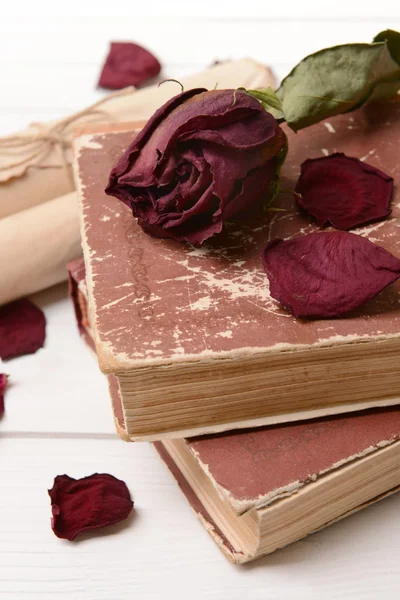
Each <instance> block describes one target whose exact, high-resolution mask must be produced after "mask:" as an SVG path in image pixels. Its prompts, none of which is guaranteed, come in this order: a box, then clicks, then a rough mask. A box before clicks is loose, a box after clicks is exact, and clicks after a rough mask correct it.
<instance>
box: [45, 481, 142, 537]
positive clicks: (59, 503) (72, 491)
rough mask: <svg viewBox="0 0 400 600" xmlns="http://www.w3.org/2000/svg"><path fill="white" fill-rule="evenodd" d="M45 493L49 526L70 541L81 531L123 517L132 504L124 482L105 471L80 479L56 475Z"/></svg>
mask: <svg viewBox="0 0 400 600" xmlns="http://www.w3.org/2000/svg"><path fill="white" fill-rule="evenodd" d="M49 496H50V498H51V510H52V514H53V517H52V523H51V527H52V529H53V531H54V533H55V534H56V536H57V537H59V538H64V539H67V540H70V541H72V540H74V539H75V538H76V536H77V535H79V534H80V533H82V532H83V531H89V530H91V529H98V528H100V527H106V526H107V525H112V524H114V523H118V522H119V521H123V520H124V519H126V518H127V517H128V516H129V514H130V512H131V511H132V508H133V502H132V500H131V495H130V493H129V490H128V488H127V487H126V484H125V483H124V482H123V481H121V480H120V479H117V478H116V477H114V476H113V475H108V474H107V473H94V474H93V475H89V476H88V477H82V478H81V479H73V478H72V477H69V476H68V475H57V477H56V478H55V479H54V484H53V487H52V488H51V490H49Z"/></svg>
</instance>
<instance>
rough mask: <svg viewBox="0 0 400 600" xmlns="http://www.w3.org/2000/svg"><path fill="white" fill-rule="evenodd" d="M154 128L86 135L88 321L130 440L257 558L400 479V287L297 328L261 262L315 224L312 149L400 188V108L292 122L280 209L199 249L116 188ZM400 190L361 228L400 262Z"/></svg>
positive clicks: (80, 287)
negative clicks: (125, 157)
mask: <svg viewBox="0 0 400 600" xmlns="http://www.w3.org/2000/svg"><path fill="white" fill-rule="evenodd" d="M140 128H141V124H139V123H133V124H128V125H126V126H124V127H122V128H121V127H119V128H118V129H115V130H112V129H111V128H108V129H104V130H103V131H101V132H97V133H86V134H84V135H81V136H80V137H79V138H77V140H76V144H75V177H76V183H77V187H78V191H79V197H80V215H81V233H82V244H83V252H84V263H83V262H82V261H75V262H74V263H71V264H70V267H69V272H70V290H71V296H72V298H73V301H74V306H75V311H76V316H77V321H78V326H79V330H80V333H81V335H82V337H83V338H84V339H85V341H86V342H87V343H88V345H89V346H90V347H91V348H92V349H93V350H94V352H95V353H96V355H97V357H98V361H99V366H100V369H101V371H102V372H103V373H105V374H106V375H107V377H108V381H109V388H110V395H111V398H112V403H113V410H114V416H115V422H116V427H117V430H118V432H119V433H120V435H121V437H123V438H124V439H126V440H133V441H150V442H152V443H153V444H154V445H155V447H156V449H157V450H158V452H159V454H160V456H161V458H162V459H163V460H164V462H165V463H166V465H167V466H168V468H169V470H170V471H171V473H172V475H173V476H174V477H175V479H176V481H177V482H178V485H179V486H180V488H181V489H182V491H183V493H184V494H185V495H186V497H187V499H188V501H189V503H190V504H191V506H192V507H193V509H194V511H195V513H196V514H197V515H198V517H199V519H200V521H201V522H202V524H203V525H204V526H205V527H206V529H207V530H208V532H209V533H210V534H211V536H212V537H213V539H214V540H215V542H216V543H217V544H218V545H219V546H220V548H221V549H222V550H223V551H224V552H225V553H226V554H227V555H228V557H229V558H231V559H232V560H233V561H234V562H238V563H244V562H247V561H250V560H253V559H255V558H258V557H259V556H261V555H263V554H266V553H269V552H272V551H273V550H275V549H277V548H280V547H282V546H284V545H286V544H288V543H291V542H294V541H296V540H298V539H299V538H301V537H303V536H305V535H307V534H309V533H311V532H313V531H316V530H318V529H320V528H322V527H324V526H326V525H328V524H331V523H333V522H335V521H336V520H338V519H341V518H343V517H345V516H347V515H349V514H351V513H352V512H354V511H356V510H358V509H360V508H363V507H365V506H368V505H369V504H371V503H372V502H375V501H377V500H379V499H381V498H383V497H385V496H386V495H388V494H391V493H393V492H395V491H397V490H398V488H399V486H400V469H399V467H400V408H399V407H398V406H397V405H398V404H400V371H399V369H398V355H399V352H400V327H399V326H400V311H399V291H400V285H399V283H397V284H394V285H393V286H391V287H390V288H388V289H386V290H385V291H384V292H383V293H382V294H380V295H379V296H378V297H377V298H376V299H374V300H372V301H370V302H368V303H367V304H365V305H364V306H363V307H362V308H360V309H358V310H357V311H354V312H352V313H349V314H348V315H346V316H344V317H342V318H335V319H324V320H299V319H296V318H294V317H293V316H292V315H290V314H289V313H288V312H287V311H286V310H285V309H284V308H283V307H282V306H281V305H279V303H277V302H276V301H275V300H273V299H272V298H271V296H270V294H269V288H268V280H267V278H266V276H265V272H264V270H263V267H262V263H261V251H262V249H263V247H264V246H265V244H266V243H267V242H268V241H270V240H271V239H274V238H276V237H279V238H288V237H292V236H294V235H297V234H304V233H311V232H312V231H314V230H317V229H318V228H317V226H316V225H315V224H313V223H312V222H311V221H310V219H309V218H308V217H307V216H305V215H303V214H300V213H299V212H298V210H297V209H296V207H295V202H294V198H293V194H292V193H291V192H290V190H293V189H294V187H295V184H296V181H297V178H298V175H299V171H300V165H301V163H302V162H303V161H304V160H306V159H307V158H316V157H319V156H323V155H324V154H330V153H332V152H344V153H345V154H347V155H348V156H356V157H358V158H360V159H364V160H365V159H366V158H368V162H369V163H370V164H372V165H373V166H376V167H378V168H380V169H382V170H383V171H385V172H386V173H388V174H390V175H391V176H392V177H394V179H395V182H396V181H397V180H398V179H397V178H398V177H399V176H400V161H399V160H398V158H397V156H396V153H395V152H393V150H392V148H391V140H397V139H398V137H399V135H400V103H397V102H391V103H387V104H381V105H370V106H367V107H365V108H361V109H358V110H357V111H355V112H353V113H351V114H350V115H340V116H336V117H334V118H331V119H330V120H329V122H322V123H319V124H317V125H314V126H312V127H310V128H307V129H305V130H303V131H301V132H299V133H297V134H294V133H292V132H291V131H290V130H289V129H288V128H285V127H284V128H285V132H286V133H287V135H288V138H289V156H288V158H287V160H286V162H285V163H284V166H283V169H282V173H281V188H282V191H281V193H280V195H279V197H278V200H277V202H276V204H275V207H276V208H278V209H279V210H277V211H274V212H265V211H264V210H263V208H262V207H261V208H260V209H255V210H252V211H251V214H249V215H245V216H244V217H241V219H240V220H236V221H235V222H231V223H228V224H226V226H225V227H224V231H223V232H222V233H221V234H220V235H218V236H215V237H214V238H211V240H209V241H207V242H206V243H205V244H204V245H203V246H201V247H192V246H190V245H185V244H183V243H179V242H175V241H173V240H165V239H155V238H152V237H150V236H148V235H146V234H145V233H144V232H143V231H142V229H141V228H140V227H139V226H138V225H137V223H136V221H135V220H134V219H133V217H132V213H131V211H130V209H129V208H128V207H127V206H125V205H124V204H122V203H121V202H119V201H117V200H116V199H115V198H113V197H110V196H107V195H106V194H105V193H104V189H105V187H106V185H107V181H108V175H109V172H110V170H111V168H112V166H114V164H115V163H116V161H117V160H118V158H119V157H120V156H121V154H122V153H123V151H124V150H125V149H126V147H127V146H128V145H129V144H130V143H131V142H132V140H133V138H134V137H135V135H137V133H138V131H140ZM398 194H399V192H398V190H397V189H395V193H394V198H393V201H392V207H393V211H392V214H391V217H390V218H389V219H387V220H385V221H381V222H379V223H375V224H372V225H369V226H366V227H363V228H362V229H360V230H358V232H357V233H359V234H360V235H363V236H365V237H368V238H370V239H371V240H373V241H374V242H375V243H378V244H379V245H380V246H382V247H384V248H385V249H387V250H388V251H390V252H391V253H392V254H394V255H395V256H400V236H399V234H398V232H399V229H398V227H399V224H400V220H399V214H400V203H399V195H398Z"/></svg>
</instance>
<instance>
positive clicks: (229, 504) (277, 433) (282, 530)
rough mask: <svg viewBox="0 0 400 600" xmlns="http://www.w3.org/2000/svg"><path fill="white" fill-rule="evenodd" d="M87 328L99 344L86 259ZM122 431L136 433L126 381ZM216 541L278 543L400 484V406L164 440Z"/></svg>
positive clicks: (75, 273)
mask: <svg viewBox="0 0 400 600" xmlns="http://www.w3.org/2000/svg"><path fill="white" fill-rule="evenodd" d="M69 281H70V292H71V297H72V299H73V303H74V307H75V313H76V317H77V322H78V328H79V331H80V333H81V335H82V337H83V339H84V340H85V342H86V343H87V344H88V346H89V347H90V348H91V350H93V351H95V345H94V343H93V340H92V332H91V329H90V326H89V321H88V316H87V288H86V282H85V267H84V264H83V261H82V260H81V259H79V260H77V261H74V262H73V263H71V264H70V265H69ZM108 382H109V390H110V396H111V399H112V406H113V414H114V420H115V425H116V428H117V431H118V434H119V435H120V436H121V437H122V438H123V439H125V440H129V435H128V433H127V430H126V424H125V418H124V410H123V405H122V398H121V395H120V392H119V386H118V380H117V378H116V377H115V376H114V375H109V376H108ZM154 445H155V447H156V449H157V451H158V452H159V454H160V456H161V458H162V459H163V461H164V462H165V463H166V465H167V467H168V468H169V470H170V471H171V473H172V475H173V476H174V477H175V479H176V481H177V483H178V485H179V487H180V488H181V490H182V492H183V493H184V494H185V496H186V498H187V500H188V502H189V503H190V505H191V507H192V508H193V510H194V512H195V513H196V515H197V517H198V518H199V520H200V521H201V523H202V524H203V525H204V527H205V528H206V530H207V531H208V533H209V534H210V535H211V537H212V538H213V540H214V541H215V542H216V543H217V544H218V546H219V547H220V548H221V550H222V551H223V552H224V554H225V555H226V556H227V557H228V558H229V559H230V560H232V561H233V562H236V563H245V562H248V561H250V560H254V559H256V558H259V557H260V556H262V555H264V554H268V553H270V552H273V551H274V550H276V549H278V548H281V547H283V546H285V545H287V544H289V543H292V542H295V541H296V540H298V539H300V538H302V537H304V536H306V535H308V534H309V533H312V532H314V531H317V530H319V529H322V528H323V527H325V526H327V525H330V524H331V523H334V522H336V521H338V520H339V519H342V518H344V517H346V516H348V515H350V514H352V513H353V512H355V511H357V510H360V509H362V508H365V507H366V506H369V505H370V504H372V503H374V502H376V501H378V500H381V499H382V498H384V497H386V496H388V495H390V494H393V493H394V492H396V491H398V490H399V489H400V468H399V467H400V408H398V407H390V408H386V409H375V410H371V411H364V412H360V413H353V414H352V415H350V416H336V417H329V418H327V417H325V418H322V419H316V420H313V421H303V422H300V423H289V424H284V425H275V426H269V427H260V428H257V429H252V430H251V429H250V430H246V431H244V430H241V431H236V432H229V433H224V434H217V435H210V436H203V437H198V438H186V439H179V440H175V439H168V440H163V441H158V442H154Z"/></svg>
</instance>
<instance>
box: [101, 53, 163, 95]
mask: <svg viewBox="0 0 400 600" xmlns="http://www.w3.org/2000/svg"><path fill="white" fill-rule="evenodd" d="M160 71H161V65H160V63H159V62H158V60H157V59H156V57H155V56H153V54H151V52H149V51H148V50H146V49H145V48H143V47H142V46H139V45H138V44H133V43H130V42H112V43H111V47H110V52H109V53H108V56H107V58H106V61H105V63H104V66H103V70H102V72H101V75H100V79H99V83H98V85H99V87H103V88H108V89H110V90H119V89H121V88H124V87H128V86H129V85H139V84H140V83H143V82H144V81H147V79H150V78H151V77H155V76H156V75H158V73H159V72H160Z"/></svg>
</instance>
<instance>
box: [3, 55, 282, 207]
mask: <svg viewBox="0 0 400 600" xmlns="http://www.w3.org/2000/svg"><path fill="white" fill-rule="evenodd" d="M182 85H183V86H184V88H185V89H190V88H194V87H205V88H207V89H213V88H214V87H216V86H218V88H219V89H224V88H236V87H249V88H250V87H251V88H257V87H266V86H269V85H274V80H273V76H272V74H271V72H270V70H269V69H268V68H267V67H265V66H264V65H261V64H259V63H256V62H254V61H252V60H250V59H243V60H238V61H233V62H230V63H225V64H222V65H218V66H216V67H213V68H211V69H208V70H206V71H203V72H202V73H198V74H196V75H192V76H190V77H185V78H183V79H182ZM180 90H181V88H180V86H179V85H178V84H177V83H175V82H173V81H166V82H165V83H164V84H163V85H160V87H158V86H157V85H153V86H150V87H147V88H144V89H142V90H135V88H133V87H131V88H125V89H124V90H121V91H119V92H115V93H113V94H108V95H107V96H105V97H104V98H102V99H101V100H100V101H99V102H97V103H96V104H94V105H92V106H90V107H88V108H86V109H84V110H82V111H80V112H77V113H75V114H73V115H70V116H69V117H66V118H64V119H60V120H58V121H53V122H51V123H33V124H31V125H30V126H29V127H28V128H27V129H26V130H25V131H23V132H21V133H18V134H16V135H10V136H6V137H2V138H0V218H2V217H6V216H8V215H10V214H13V213H15V212H18V211H21V210H25V209H27V208H30V207H32V206H35V205H37V204H40V203H42V202H47V201H48V200H52V199H53V198H56V197H57V196H61V195H63V194H66V193H68V192H71V191H72V190H73V189H74V187H75V186H74V182H73V177H72V171H71V163H72V152H71V144H72V140H73V137H74V131H75V129H76V128H77V127H79V126H81V125H83V124H85V123H93V122H98V123H100V122H109V123H115V122H118V121H122V122H124V121H125V122H126V121H135V120H142V119H148V118H149V117H150V116H151V115H152V114H153V113H154V111H155V110H157V108H159V107H160V106H161V105H162V104H163V103H164V102H166V101H167V100H168V99H169V98H171V97H172V96H174V95H176V94H178V93H179V92H180Z"/></svg>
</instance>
